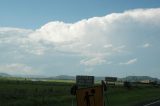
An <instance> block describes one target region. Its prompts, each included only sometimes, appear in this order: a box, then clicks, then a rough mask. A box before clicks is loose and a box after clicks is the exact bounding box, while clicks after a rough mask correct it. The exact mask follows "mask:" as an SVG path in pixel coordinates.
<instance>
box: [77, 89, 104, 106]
mask: <svg viewBox="0 0 160 106" xmlns="http://www.w3.org/2000/svg"><path fill="white" fill-rule="evenodd" d="M76 99H77V106H104V98H103V88H102V86H95V87H92V88H81V89H78V90H77V91H76Z"/></svg>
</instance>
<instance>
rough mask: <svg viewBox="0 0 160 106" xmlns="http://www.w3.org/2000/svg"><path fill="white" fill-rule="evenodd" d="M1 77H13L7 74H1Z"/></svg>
mask: <svg viewBox="0 0 160 106" xmlns="http://www.w3.org/2000/svg"><path fill="white" fill-rule="evenodd" d="M0 77H11V75H9V74H6V73H0Z"/></svg>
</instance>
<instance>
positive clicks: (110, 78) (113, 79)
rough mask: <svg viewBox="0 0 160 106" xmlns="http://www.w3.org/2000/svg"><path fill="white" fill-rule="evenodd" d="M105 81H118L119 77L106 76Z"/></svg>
mask: <svg viewBox="0 0 160 106" xmlns="http://www.w3.org/2000/svg"><path fill="white" fill-rule="evenodd" d="M105 81H106V82H116V81H117V77H105Z"/></svg>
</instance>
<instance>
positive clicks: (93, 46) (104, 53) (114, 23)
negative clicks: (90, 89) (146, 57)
mask: <svg viewBox="0 0 160 106" xmlns="http://www.w3.org/2000/svg"><path fill="white" fill-rule="evenodd" d="M159 29H160V8H153V9H135V10H129V11H125V12H123V13H112V14H109V15H106V16H103V17H93V18H89V19H84V20H81V21H78V22H75V23H64V22H59V21H53V22H49V23H47V24H45V25H44V26H42V27H41V28H40V29H37V30H36V31H34V32H33V33H31V34H30V35H29V39H32V40H33V41H36V42H45V43H50V44H53V45H54V50H58V51H63V52H74V53H77V54H80V55H82V56H84V57H86V58H87V59H84V60H83V61H81V64H84V65H93V64H92V63H93V60H95V59H98V60H99V61H97V64H100V63H104V62H105V60H106V59H107V58H108V57H109V55H116V54H118V55H119V54H120V53H121V52H123V53H124V52H125V51H126V49H127V48H134V46H135V45H136V44H139V45H142V44H140V43H142V42H143V41H145V40H146V41H148V38H150V36H159V33H160V31H159ZM153 34H154V35H153ZM143 43H145V42H143ZM85 60H86V61H85ZM89 62H92V63H89ZM94 64H96V61H95V62H94Z"/></svg>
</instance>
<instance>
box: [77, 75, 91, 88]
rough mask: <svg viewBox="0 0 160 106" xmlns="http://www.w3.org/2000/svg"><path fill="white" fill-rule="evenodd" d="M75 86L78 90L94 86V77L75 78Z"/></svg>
mask: <svg viewBox="0 0 160 106" xmlns="http://www.w3.org/2000/svg"><path fill="white" fill-rule="evenodd" d="M76 85H77V86H78V87H80V88H83V87H92V86H94V76H76Z"/></svg>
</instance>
